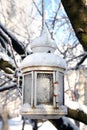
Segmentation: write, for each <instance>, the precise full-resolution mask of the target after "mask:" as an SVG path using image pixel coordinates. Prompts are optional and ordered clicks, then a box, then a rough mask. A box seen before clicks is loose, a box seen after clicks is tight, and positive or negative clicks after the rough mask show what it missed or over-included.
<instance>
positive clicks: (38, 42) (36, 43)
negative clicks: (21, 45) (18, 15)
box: [30, 26, 57, 52]
mask: <svg viewBox="0 0 87 130" xmlns="http://www.w3.org/2000/svg"><path fill="white" fill-rule="evenodd" d="M30 47H31V49H32V51H33V52H47V51H50V52H54V51H55V49H57V45H56V43H55V40H53V39H52V38H51V35H50V33H49V31H48V29H47V27H46V26H44V28H43V30H42V31H41V34H40V36H39V37H37V38H35V39H34V40H33V41H32V42H31V43H30Z"/></svg>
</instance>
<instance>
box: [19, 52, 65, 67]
mask: <svg viewBox="0 0 87 130" xmlns="http://www.w3.org/2000/svg"><path fill="white" fill-rule="evenodd" d="M31 66H36V67H37V66H40V67H41V66H43V67H46V66H47V67H48V66H49V67H59V68H63V69H65V68H66V62H65V60H64V59H63V58H61V57H59V56H58V55H56V54H53V53H45V52H44V53H33V54H31V55H28V56H27V57H26V58H25V59H24V60H23V62H22V63H21V66H20V67H21V69H23V68H26V67H31Z"/></svg>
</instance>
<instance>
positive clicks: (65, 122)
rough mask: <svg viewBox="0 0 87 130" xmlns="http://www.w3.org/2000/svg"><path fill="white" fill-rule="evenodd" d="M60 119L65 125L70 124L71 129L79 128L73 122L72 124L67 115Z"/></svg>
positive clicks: (77, 129) (76, 129)
mask: <svg viewBox="0 0 87 130" xmlns="http://www.w3.org/2000/svg"><path fill="white" fill-rule="evenodd" d="M62 119H63V122H64V124H65V125H66V126H68V125H70V126H71V127H72V128H73V130H79V128H78V127H77V126H76V125H75V124H73V123H72V122H71V121H70V119H68V118H67V117H62Z"/></svg>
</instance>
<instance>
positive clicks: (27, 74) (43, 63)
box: [21, 30, 67, 119]
mask: <svg viewBox="0 0 87 130" xmlns="http://www.w3.org/2000/svg"><path fill="white" fill-rule="evenodd" d="M30 46H31V49H32V52H33V53H32V54H31V55H28V56H27V57H26V58H25V59H24V60H23V62H22V64H21V71H22V74H23V93H22V94H23V105H22V109H21V114H22V115H23V116H29V118H32V119H41V118H44V119H46V118H47V119H55V118H58V117H59V116H62V115H66V114H67V109H66V107H64V71H65V67H66V62H65V60H64V59H62V58H61V57H59V56H58V55H56V54H54V52H55V50H56V48H57V46H56V44H55V41H54V40H52V39H51V37H50V34H49V32H48V31H47V30H43V31H42V33H41V35H40V37H38V38H36V39H34V40H33V41H32V43H31V44H30Z"/></svg>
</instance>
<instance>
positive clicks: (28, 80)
mask: <svg viewBox="0 0 87 130" xmlns="http://www.w3.org/2000/svg"><path fill="white" fill-rule="evenodd" d="M31 87H32V74H27V75H25V76H24V89H23V103H29V104H31Z"/></svg>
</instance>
